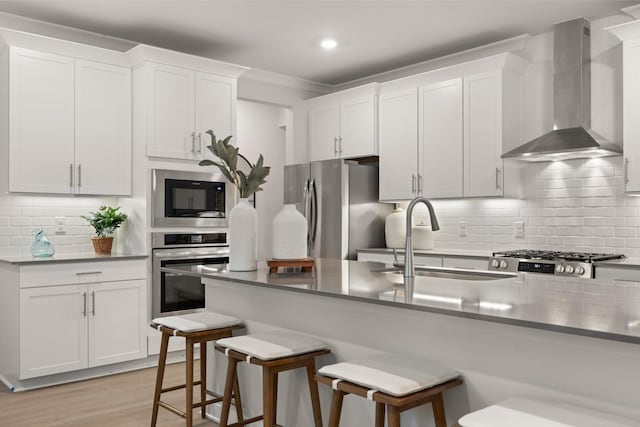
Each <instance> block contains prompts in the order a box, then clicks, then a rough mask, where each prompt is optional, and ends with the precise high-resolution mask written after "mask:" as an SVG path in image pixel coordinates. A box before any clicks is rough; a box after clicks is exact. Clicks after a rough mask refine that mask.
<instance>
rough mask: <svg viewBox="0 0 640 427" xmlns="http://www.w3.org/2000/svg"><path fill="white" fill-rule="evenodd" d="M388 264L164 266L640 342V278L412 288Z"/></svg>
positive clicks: (426, 281) (519, 279)
mask: <svg viewBox="0 0 640 427" xmlns="http://www.w3.org/2000/svg"><path fill="white" fill-rule="evenodd" d="M389 267H390V265H385V264H383V263H377V262H356V261H345V260H331V259H317V260H316V268H315V271H314V272H313V273H276V274H271V273H269V269H268V268H267V266H266V265H264V264H262V265H259V267H258V270H257V271H249V272H232V271H228V270H227V269H226V267H225V266H224V265H220V264H216V265H185V266H172V267H166V268H163V271H166V272H171V273H175V274H182V275H189V276H199V277H203V278H205V279H213V280H215V281H226V282H235V283H240V284H246V285H253V286H261V287H269V288H273V289H279V290H284V291H292V292H304V293H309V294H316V295H322V296H328V297H335V298H341V299H348V300H355V301H361V302H367V303H373V304H384V305H387V306H396V307H399V308H405V309H413V310H422V311H427V312H432V313H438V314H444V315H450V316H458V317H464V318H470V319H477V320H484V321H490V322H499V323H505V324H511V325H516V326H523V327H529V328H537V329H543V330H549V331H556V332H563V333H569V334H576V335H583V336H588V337H594V338H602V339H608V340H616V341H623V342H630V343H636V344H640V309H639V308H640V283H634V282H628V281H620V282H616V281H615V280H612V279H580V278H567V277H563V278H559V277H547V276H546V275H540V274H535V273H518V274H513V275H512V276H511V277H508V278H504V279H491V280H462V279H458V278H453V279H452V278H441V277H424V276H417V277H416V278H415V281H414V284H413V289H411V286H409V287H407V285H406V284H405V281H404V277H403V275H402V274H401V273H389V272H388V271H387V272H383V271H382V270H385V269H386V270H389ZM205 284H206V285H208V284H212V282H211V281H206V282H205ZM407 288H409V290H408V291H407Z"/></svg>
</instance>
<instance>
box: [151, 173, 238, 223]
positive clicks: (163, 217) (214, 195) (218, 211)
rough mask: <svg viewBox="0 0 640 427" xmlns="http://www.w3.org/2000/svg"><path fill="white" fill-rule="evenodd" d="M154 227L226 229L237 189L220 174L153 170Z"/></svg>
mask: <svg viewBox="0 0 640 427" xmlns="http://www.w3.org/2000/svg"><path fill="white" fill-rule="evenodd" d="M151 194H152V198H151V200H152V226H154V227H226V226H227V225H228V221H227V218H228V216H229V215H228V214H229V212H228V208H227V207H228V206H233V197H234V187H233V185H231V184H229V182H228V181H227V180H226V179H225V178H224V176H223V175H222V174H221V173H220V172H215V173H202V172H186V171H173V170H163V169H153V170H152V172H151Z"/></svg>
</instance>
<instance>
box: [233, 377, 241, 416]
mask: <svg viewBox="0 0 640 427" xmlns="http://www.w3.org/2000/svg"><path fill="white" fill-rule="evenodd" d="M233 396H234V397H233V402H234V403H235V405H236V417H237V418H238V422H239V423H241V422H243V421H244V415H243V414H242V399H241V398H240V382H239V380H238V370H237V369H236V374H235V380H234V381H233Z"/></svg>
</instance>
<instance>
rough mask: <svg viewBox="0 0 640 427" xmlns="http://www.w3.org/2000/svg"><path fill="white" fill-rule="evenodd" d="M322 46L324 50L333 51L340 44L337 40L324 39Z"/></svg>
mask: <svg viewBox="0 0 640 427" xmlns="http://www.w3.org/2000/svg"><path fill="white" fill-rule="evenodd" d="M320 46H322V48H323V49H326V50H331V49H335V47H336V46H338V42H337V41H336V40H335V39H322V41H321V42H320Z"/></svg>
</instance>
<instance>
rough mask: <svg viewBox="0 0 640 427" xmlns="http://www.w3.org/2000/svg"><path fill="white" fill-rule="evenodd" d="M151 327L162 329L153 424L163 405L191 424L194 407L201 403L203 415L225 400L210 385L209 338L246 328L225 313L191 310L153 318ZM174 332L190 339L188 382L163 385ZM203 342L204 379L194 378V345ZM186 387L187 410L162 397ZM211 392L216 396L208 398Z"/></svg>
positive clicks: (239, 411)
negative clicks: (197, 399)
mask: <svg viewBox="0 0 640 427" xmlns="http://www.w3.org/2000/svg"><path fill="white" fill-rule="evenodd" d="M151 327H153V328H155V329H157V330H159V331H160V332H162V341H161V344H160V355H159V358H158V372H157V377H156V386H155V393H154V396H153V412H152V415H151V427H155V425H156V422H157V419H158V408H159V407H163V408H165V409H167V410H169V411H170V412H172V413H174V414H176V415H178V416H180V417H182V418H184V419H185V420H186V422H187V427H191V426H192V425H193V409H194V408H197V407H200V409H201V416H202V418H204V417H205V413H206V406H207V405H210V404H212V403H217V402H220V401H222V396H220V395H219V394H218V393H215V392H212V391H209V390H207V389H206V372H207V342H209V341H215V340H218V339H220V338H225V337H230V336H232V335H233V331H234V330H236V329H242V328H244V325H243V323H242V321H240V320H238V319H236V318H234V317H230V316H224V315H222V314H218V313H213V312H210V311H206V312H200V313H191V314H185V315H181V316H168V317H159V318H156V319H153V320H152V322H151ZM172 336H177V337H184V338H185V341H186V365H187V371H186V381H185V383H184V384H181V385H177V386H173V387H168V388H162V382H163V379H164V369H165V365H166V362H167V349H168V347H169V338H170V337H172ZM196 343H199V344H200V380H199V381H195V382H194V381H193V346H194V344H196ZM194 385H200V402H198V403H193V386H194ZM182 388H185V389H186V395H187V396H186V404H185V408H186V410H185V411H184V412H183V411H181V410H179V409H178V408H176V407H174V406H172V405H169V404H168V403H166V402H163V401H162V400H160V396H161V394H162V393H166V392H170V391H174V390H179V389H182ZM237 390H238V386H237V383H236V385H235V394H234V397H235V406H236V411H237V415H238V419H242V402H241V401H240V395H239V394H238V393H237ZM207 395H211V396H214V397H215V399H211V400H206V398H207Z"/></svg>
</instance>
